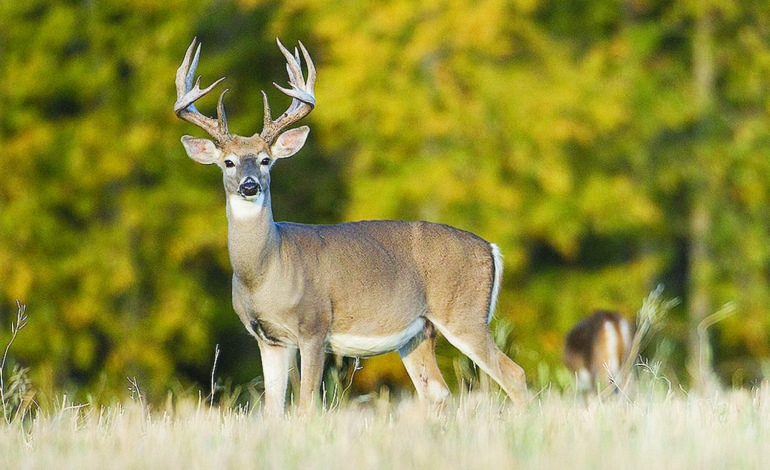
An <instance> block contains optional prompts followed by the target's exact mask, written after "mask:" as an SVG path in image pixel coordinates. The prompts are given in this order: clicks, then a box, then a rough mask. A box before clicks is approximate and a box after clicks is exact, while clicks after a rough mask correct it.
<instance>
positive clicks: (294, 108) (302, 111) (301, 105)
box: [260, 39, 316, 144]
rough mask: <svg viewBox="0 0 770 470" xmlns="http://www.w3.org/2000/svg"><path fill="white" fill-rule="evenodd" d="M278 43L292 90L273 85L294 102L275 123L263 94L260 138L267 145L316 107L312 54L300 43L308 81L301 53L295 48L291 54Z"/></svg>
mask: <svg viewBox="0 0 770 470" xmlns="http://www.w3.org/2000/svg"><path fill="white" fill-rule="evenodd" d="M276 42H277V43H278V48H279V49H280V50H281V53H282V54H283V55H284V57H285V58H286V71H287V73H288V74H289V85H290V86H291V88H283V87H281V86H279V85H278V84H276V83H273V85H274V86H275V87H276V88H278V89H279V90H280V91H281V92H283V93H284V94H285V95H287V96H290V97H291V98H292V100H291V104H290V105H289V108H288V109H287V110H286V111H284V113H283V114H281V116H280V117H279V118H278V119H276V120H275V121H273V119H272V117H271V116H270V105H269V104H268V102H267V95H266V94H265V93H264V92H262V94H263V96H264V107H265V120H264V126H263V128H262V132H261V133H260V137H261V138H262V139H263V140H264V141H265V142H266V143H267V144H271V143H272V142H273V140H274V139H275V138H276V137H277V136H278V134H279V133H280V131H281V130H283V129H284V128H286V127H288V126H290V125H291V124H293V123H295V122H297V121H299V120H300V119H302V118H303V117H305V116H307V115H308V114H310V111H312V110H313V108H314V107H315V95H314V93H315V91H314V87H315V77H316V75H315V66H314V65H313V60H312V59H311V58H310V54H309V53H308V52H307V49H305V46H304V45H303V44H302V43H301V42H300V43H299V46H300V49H301V50H302V55H303V56H304V57H305V63H306V66H307V72H308V78H307V81H306V80H305V77H304V76H303V73H302V66H301V65H300V64H301V59H300V56H299V51H298V50H297V49H296V48H295V49H294V54H291V53H290V52H289V51H288V50H287V49H286V48H285V47H284V46H283V44H281V41H280V39H276Z"/></svg>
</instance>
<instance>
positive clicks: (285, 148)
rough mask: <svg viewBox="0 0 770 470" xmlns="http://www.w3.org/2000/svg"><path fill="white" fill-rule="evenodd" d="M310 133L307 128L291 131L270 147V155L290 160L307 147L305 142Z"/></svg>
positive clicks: (282, 135) (279, 137)
mask: <svg viewBox="0 0 770 470" xmlns="http://www.w3.org/2000/svg"><path fill="white" fill-rule="evenodd" d="M309 132H310V128H309V127H307V126H302V127H298V128H296V129H290V130H288V131H286V132H284V133H283V134H281V135H279V136H278V138H277V139H275V143H274V144H273V146H272V147H270V153H272V154H273V158H288V157H291V156H292V155H294V154H295V153H297V152H299V149H301V148H302V146H303V145H305V140H306V139H307V135H308V133H309Z"/></svg>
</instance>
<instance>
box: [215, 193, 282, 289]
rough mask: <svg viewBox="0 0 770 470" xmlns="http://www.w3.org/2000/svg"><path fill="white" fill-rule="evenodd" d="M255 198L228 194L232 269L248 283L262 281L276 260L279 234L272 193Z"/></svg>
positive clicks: (229, 243)
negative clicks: (244, 198) (271, 201)
mask: <svg viewBox="0 0 770 470" xmlns="http://www.w3.org/2000/svg"><path fill="white" fill-rule="evenodd" d="M263 195H264V196H263V197H261V198H258V199H257V200H256V201H253V202H252V201H246V200H243V199H241V198H240V197H239V196H228V197H227V221H228V222H227V224H228V234H227V238H228V249H229V251H230V264H231V265H232V267H233V272H234V274H235V275H236V276H238V278H239V279H240V280H241V281H242V282H244V283H246V284H259V283H261V282H262V280H263V278H264V276H265V273H266V272H267V270H268V269H270V267H271V266H272V265H273V264H274V263H275V262H276V261H277V259H278V256H279V253H280V243H281V240H280V235H279V234H278V227H277V226H276V225H275V222H274V221H273V210H272V208H271V205H270V193H269V192H265V193H263Z"/></svg>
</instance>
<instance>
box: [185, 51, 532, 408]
mask: <svg viewBox="0 0 770 470" xmlns="http://www.w3.org/2000/svg"><path fill="white" fill-rule="evenodd" d="M194 45H195V43H193V44H192V45H191V46H190V48H188V51H187V55H186V58H185V61H184V62H183V64H182V67H180V69H179V71H178V73H177V95H178V96H177V98H178V99H177V104H176V106H175V108H176V112H177V115H178V116H180V117H181V118H182V119H185V120H187V121H188V122H191V123H193V124H196V125H199V126H200V127H202V128H204V129H205V130H207V132H209V133H210V134H211V135H212V136H213V137H214V142H212V141H210V140H207V139H200V138H194V137H190V136H185V137H183V138H182V143H183V145H184V147H185V149H186V151H187V154H188V155H189V156H190V158H192V159H193V160H195V161H197V162H199V163H203V164H216V165H217V166H219V167H220V168H221V169H222V172H223V183H224V189H225V195H226V200H227V217H228V248H229V252H230V262H231V264H232V267H233V307H234V309H235V311H236V312H237V313H238V316H239V317H240V318H241V320H242V321H243V324H244V325H245V326H246V328H247V330H249V332H250V333H251V334H252V335H254V337H255V338H257V343H258V345H259V348H260V353H261V355H262V363H263V374H264V380H265V395H266V408H267V410H268V411H269V412H272V413H278V412H280V411H281V410H282V409H283V406H284V399H285V391H286V384H287V379H288V369H289V365H290V364H291V363H292V360H293V358H294V354H295V352H296V351H297V350H299V353H300V356H301V371H300V375H301V385H300V399H299V401H300V407H301V408H302V409H304V410H307V409H309V408H312V407H313V404H314V401H315V398H314V397H315V396H316V394H317V393H318V389H319V387H320V382H321V373H322V370H323V363H324V353H325V351H327V350H331V351H332V352H335V353H338V354H356V355H374V354H381V353H384V352H387V351H390V350H398V351H399V353H400V354H401V357H402V359H403V362H404V366H405V367H406V370H407V371H408V373H409V376H410V377H411V378H412V381H413V382H414V384H415V387H416V388H417V391H418V394H419V396H420V397H421V398H425V399H428V400H432V401H441V400H443V399H444V398H445V397H446V396H447V395H448V389H447V387H446V383H445V382H444V380H443V378H442V377H441V374H440V372H439V369H438V365H437V364H436V357H435V352H434V343H435V334H434V333H433V328H434V327H435V329H436V330H438V331H439V332H441V333H442V334H444V335H445V336H446V337H447V339H448V340H449V341H450V342H451V343H453V344H454V345H455V346H456V347H457V348H458V349H460V350H461V351H462V352H463V353H465V354H466V355H468V356H469V357H470V358H471V359H472V360H473V361H475V362H476V363H477V364H478V365H479V366H480V367H481V368H482V369H483V370H485V371H486V372H487V373H488V374H489V375H490V376H492V378H493V379H495V380H496V381H497V382H498V383H499V384H500V385H501V386H502V388H503V389H504V390H505V391H506V393H507V394H508V395H509V396H510V397H511V398H513V399H518V398H520V395H521V394H522V393H523V392H524V391H525V380H524V371H523V370H522V369H521V367H519V366H518V365H516V364H515V363H514V362H513V361H511V360H510V359H509V358H508V357H507V356H506V355H505V354H503V352H502V351H500V349H498V348H497V346H496V345H495V343H494V341H493V340H492V336H491V334H490V332H489V327H488V325H487V323H488V321H489V318H490V315H491V311H492V310H493V308H492V306H493V305H494V303H495V302H496V300H497V299H496V296H497V289H498V288H499V283H500V278H501V274H502V272H496V269H497V267H498V266H499V267H500V268H501V267H502V263H501V259H500V258H501V257H500V256H499V253H498V252H497V251H496V247H495V246H494V245H491V244H490V243H488V242H486V241H484V240H482V239H481V238H479V237H477V236H475V235H473V234H471V233H469V232H466V231H463V230H458V229H456V228H453V227H449V226H447V225H441V224H434V223H428V222H403V221H367V222H356V223H348V224H340V225H304V224H295V223H275V222H274V221H273V214H272V209H271V197H270V170H271V169H272V166H273V164H274V163H275V161H276V160H278V159H280V158H288V157H291V156H292V155H294V154H295V153H296V152H297V151H299V149H300V148H301V147H302V145H303V144H304V143H305V139H306V138H307V135H308V132H309V129H308V128H307V127H306V126H302V127H299V128H296V129H290V130H287V131H285V132H283V133H281V134H280V135H278V134H277V132H278V131H279V130H280V129H282V128H283V127H285V126H286V125H288V123H289V122H294V121H295V120H297V119H299V118H300V117H302V116H304V115H305V114H306V113H307V112H309V109H310V108H312V106H313V105H314V103H315V98H314V97H313V96H312V93H313V82H314V80H315V78H314V72H313V73H311V72H308V81H307V83H303V82H302V80H303V77H302V74H301V73H300V71H299V64H298V63H297V61H295V59H294V58H292V56H291V55H290V54H289V53H288V52H287V51H286V50H285V49H284V48H283V47H282V46H281V50H282V51H283V53H284V55H285V56H286V58H287V61H288V62H289V64H290V67H289V75H290V82H291V85H292V89H293V91H289V90H283V91H284V93H287V94H289V95H290V96H292V97H293V98H294V99H293V101H292V105H291V106H290V108H289V110H288V111H287V112H289V114H290V116H289V117H285V116H283V115H282V117H279V118H278V120H276V121H270V120H266V121H265V126H266V128H269V129H268V132H267V134H265V131H264V129H263V134H261V135H262V136H264V135H270V137H271V138H270V139H268V138H264V139H263V138H262V137H260V136H258V135H256V134H255V136H253V137H251V138H243V137H240V136H231V135H229V133H228V132H227V125H226V120H225V119H224V106H223V105H222V102H221V97H220V105H219V106H218V113H219V117H220V119H218V120H217V121H214V120H213V119H211V118H207V117H205V116H203V115H201V114H200V113H199V112H198V111H197V110H195V109H194V108H191V107H189V105H188V103H190V104H191V103H192V102H194V101H195V100H197V99H198V98H199V97H200V96H202V95H203V94H205V93H206V92H207V91H200V90H198V88H197V85H196V86H193V85H192V76H193V75H194V73H193V72H194V65H195V64H196V63H197V57H198V52H196V55H195V59H191V57H192V53H193V49H194ZM279 46H280V43H279ZM300 48H301V49H302V52H303V55H304V57H305V59H306V62H307V63H308V67H309V70H310V69H312V63H311V61H310V57H309V55H308V54H307V51H306V50H305V49H304V48H303V47H302V46H301V45H300ZM191 67H193V70H188V69H189V68H191ZM311 76H312V78H311ZM217 83H218V82H217ZM209 89H210V88H209ZM207 90H208V89H207ZM305 100H306V101H305ZM265 109H266V110H267V102H265ZM266 115H268V117H269V113H268V112H266ZM274 134H275V135H276V138H275V139H273V138H272V136H273V135H274Z"/></svg>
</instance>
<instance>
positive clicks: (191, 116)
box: [174, 38, 230, 145]
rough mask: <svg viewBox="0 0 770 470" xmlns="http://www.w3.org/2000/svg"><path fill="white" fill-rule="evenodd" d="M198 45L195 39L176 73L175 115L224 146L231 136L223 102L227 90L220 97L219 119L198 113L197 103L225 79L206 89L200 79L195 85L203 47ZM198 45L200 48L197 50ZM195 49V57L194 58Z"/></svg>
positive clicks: (218, 106)
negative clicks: (201, 84) (202, 86)
mask: <svg viewBox="0 0 770 470" xmlns="http://www.w3.org/2000/svg"><path fill="white" fill-rule="evenodd" d="M197 43H198V38H193V40H192V43H190V47H188V48H187V52H186V53H185V56H184V60H183V61H182V65H180V66H179V68H178V69H177V71H176V81H175V83H176V96H177V100H176V103H174V113H175V114H176V115H177V117H179V118H180V119H182V120H184V121H187V122H189V123H190V124H194V125H196V126H198V127H200V128H201V129H203V130H204V131H206V132H207V133H208V134H209V135H211V137H213V138H214V140H216V141H217V143H218V144H220V145H221V144H224V143H225V142H227V141H228V140H229V139H230V134H229V132H228V130H227V116H226V115H225V107H224V104H223V102H222V100H223V98H224V95H225V93H226V92H227V90H225V91H224V92H222V94H221V95H220V96H219V103H218V105H217V119H212V118H210V117H208V116H205V115H203V114H201V113H200V111H198V109H197V108H196V107H195V102H196V101H197V100H198V99H200V98H201V97H202V96H204V95H206V94H208V93H209V92H210V91H211V90H212V89H214V87H215V86H217V85H219V84H220V83H221V82H222V80H224V79H225V77H222V78H220V79H219V80H217V81H215V82H214V83H212V84H211V85H209V86H207V87H206V88H204V89H201V87H200V82H201V78H200V77H198V78H197V79H196V80H195V85H193V79H194V78H195V71H196V69H197V68H198V60H199V59H200V53H201V46H200V44H197ZM196 44H197V45H198V47H197V48H196V47H195V46H196ZM193 49H195V55H194V56H193V53H192V52H193Z"/></svg>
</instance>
